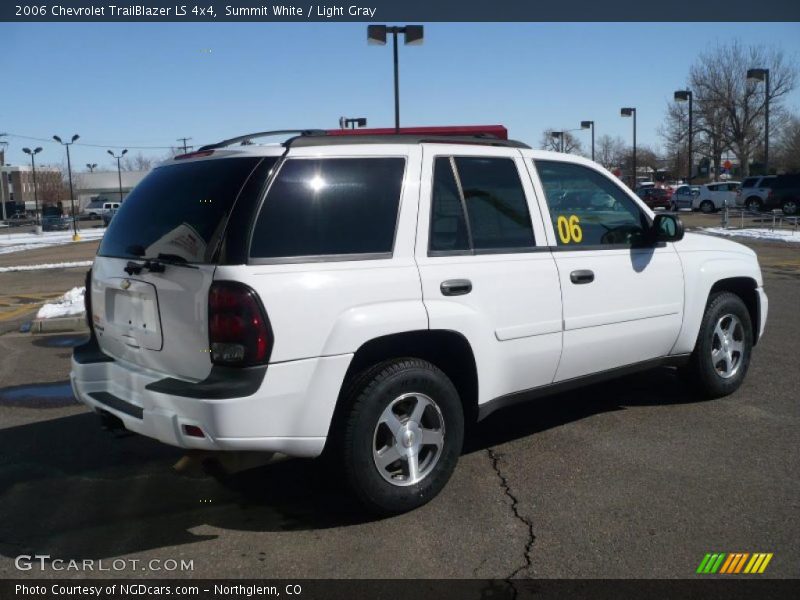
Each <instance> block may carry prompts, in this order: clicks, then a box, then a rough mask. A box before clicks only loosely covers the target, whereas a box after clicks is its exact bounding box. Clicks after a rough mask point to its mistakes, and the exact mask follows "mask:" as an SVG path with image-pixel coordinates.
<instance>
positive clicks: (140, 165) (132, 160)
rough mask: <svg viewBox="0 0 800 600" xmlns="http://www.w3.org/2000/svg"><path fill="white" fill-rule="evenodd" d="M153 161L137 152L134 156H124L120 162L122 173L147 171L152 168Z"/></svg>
mask: <svg viewBox="0 0 800 600" xmlns="http://www.w3.org/2000/svg"><path fill="white" fill-rule="evenodd" d="M153 162H154V161H153V159H152V158H150V157H149V156H145V155H144V154H142V153H141V152H138V153H137V154H136V155H135V156H126V157H125V158H123V159H122V161H121V162H120V166H121V167H122V170H123V171H149V170H150V169H152V168H153ZM116 166H117V165H116V161H114V167H116Z"/></svg>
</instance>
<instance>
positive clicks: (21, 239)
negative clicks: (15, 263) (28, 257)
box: [0, 228, 106, 254]
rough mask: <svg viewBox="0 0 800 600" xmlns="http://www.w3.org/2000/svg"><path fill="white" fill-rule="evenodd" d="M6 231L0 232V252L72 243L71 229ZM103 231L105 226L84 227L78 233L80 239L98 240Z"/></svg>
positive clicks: (6, 252) (5, 252)
mask: <svg viewBox="0 0 800 600" xmlns="http://www.w3.org/2000/svg"><path fill="white" fill-rule="evenodd" d="M7 231H8V230H6V231H3V232H2V233H0V254H8V253H10V252H21V251H23V250H35V249H37V248H47V247H49V246H60V245H62V244H71V243H72V231H46V232H44V233H42V235H36V234H35V233H7ZM105 232H106V230H105V228H95V229H85V230H82V231H80V234H79V235H80V236H81V240H99V239H100V238H102V237H103V234H104V233H105Z"/></svg>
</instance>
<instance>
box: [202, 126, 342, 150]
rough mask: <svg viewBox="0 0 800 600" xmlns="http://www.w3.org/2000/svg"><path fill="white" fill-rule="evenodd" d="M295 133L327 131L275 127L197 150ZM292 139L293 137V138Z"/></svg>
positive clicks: (299, 134) (322, 131)
mask: <svg viewBox="0 0 800 600" xmlns="http://www.w3.org/2000/svg"><path fill="white" fill-rule="evenodd" d="M290 134H296V135H297V136H301V137H302V136H311V135H314V136H320V135H327V132H326V131H325V130H324V129H276V130H274V131H260V132H258V133H248V134H247V135H240V136H237V137H234V138H230V139H228V140H222V141H221V142H217V143H215V144H208V145H206V146H202V147H201V148H200V150H199V152H202V151H203V150H215V149H217V148H225V147H226V146H232V145H233V144H237V143H240V144H242V145H243V146H245V145H247V142H249V141H250V140H251V139H252V138H257V137H268V136H272V135H290ZM293 139H294V138H293Z"/></svg>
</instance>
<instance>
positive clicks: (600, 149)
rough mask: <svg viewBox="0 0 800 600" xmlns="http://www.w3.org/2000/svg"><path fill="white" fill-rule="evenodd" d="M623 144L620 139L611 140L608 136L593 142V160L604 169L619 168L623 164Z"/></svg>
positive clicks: (605, 135) (602, 136)
mask: <svg viewBox="0 0 800 600" xmlns="http://www.w3.org/2000/svg"><path fill="white" fill-rule="evenodd" d="M624 154H625V142H624V141H622V138H621V137H615V138H612V137H611V136H610V135H608V134H604V135H601V136H600V137H599V138H597V140H595V154H594V157H595V160H596V161H597V162H599V163H600V164H601V165H603V166H604V167H605V168H606V169H613V168H615V167H621V166H622V163H623V162H624Z"/></svg>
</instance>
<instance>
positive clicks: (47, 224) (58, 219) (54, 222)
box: [42, 215, 72, 231]
mask: <svg viewBox="0 0 800 600" xmlns="http://www.w3.org/2000/svg"><path fill="white" fill-rule="evenodd" d="M70 223H72V219H70V218H69V217H64V216H56V215H52V216H48V217H42V231H65V230H67V229H69V226H70Z"/></svg>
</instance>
